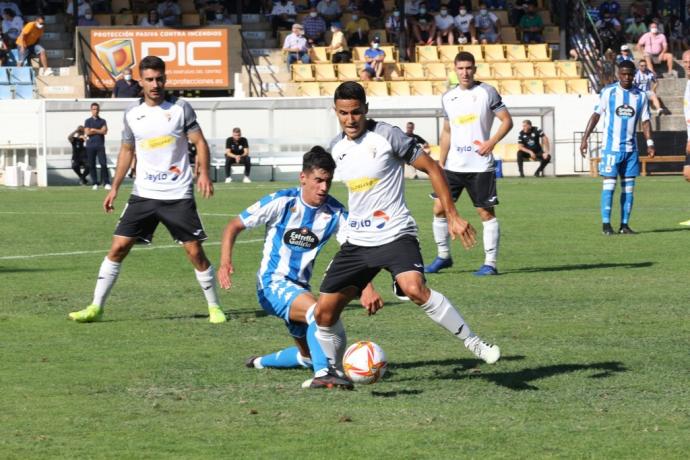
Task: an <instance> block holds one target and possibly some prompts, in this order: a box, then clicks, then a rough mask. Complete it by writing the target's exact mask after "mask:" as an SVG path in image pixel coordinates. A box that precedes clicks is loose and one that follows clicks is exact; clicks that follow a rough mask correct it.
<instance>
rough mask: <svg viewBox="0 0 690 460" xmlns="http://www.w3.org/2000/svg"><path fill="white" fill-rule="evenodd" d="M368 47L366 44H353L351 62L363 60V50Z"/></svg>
mask: <svg viewBox="0 0 690 460" xmlns="http://www.w3.org/2000/svg"><path fill="white" fill-rule="evenodd" d="M368 49H369V47H368V46H355V47H354V48H352V62H364V52H365V51H366V50H368Z"/></svg>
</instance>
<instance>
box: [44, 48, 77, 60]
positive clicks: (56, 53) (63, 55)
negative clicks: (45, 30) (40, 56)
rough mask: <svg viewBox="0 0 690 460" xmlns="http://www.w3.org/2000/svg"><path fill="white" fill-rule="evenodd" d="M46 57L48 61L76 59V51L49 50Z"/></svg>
mask: <svg viewBox="0 0 690 460" xmlns="http://www.w3.org/2000/svg"><path fill="white" fill-rule="evenodd" d="M46 55H47V56H48V59H72V60H73V59H74V49H64V48H60V49H47V48H46Z"/></svg>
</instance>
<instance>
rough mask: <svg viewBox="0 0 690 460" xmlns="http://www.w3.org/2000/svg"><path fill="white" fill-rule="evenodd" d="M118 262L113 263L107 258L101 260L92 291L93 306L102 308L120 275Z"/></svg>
mask: <svg viewBox="0 0 690 460" xmlns="http://www.w3.org/2000/svg"><path fill="white" fill-rule="evenodd" d="M121 265H122V264H121V263H120V262H113V261H112V260H110V259H108V258H107V257H105V258H103V262H101V268H100V269H99V270H98V279H97V280H96V289H94V291H93V302H91V303H92V304H93V305H98V306H99V307H103V305H104V304H105V300H106V299H107V298H108V294H110V290H111V289H112V288H113V286H114V285H115V281H117V277H118V275H119V274H120V266H121Z"/></svg>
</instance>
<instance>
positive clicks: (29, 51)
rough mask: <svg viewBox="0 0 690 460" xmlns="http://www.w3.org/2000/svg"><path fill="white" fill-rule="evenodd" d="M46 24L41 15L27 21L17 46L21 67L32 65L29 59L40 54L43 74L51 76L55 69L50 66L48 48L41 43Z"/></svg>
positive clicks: (18, 38) (39, 58)
mask: <svg viewBox="0 0 690 460" xmlns="http://www.w3.org/2000/svg"><path fill="white" fill-rule="evenodd" d="M44 26H45V18H44V17H43V16H42V15H40V16H37V17H36V20H35V21H31V22H27V23H26V25H25V26H24V28H22V32H21V33H20V34H19V37H17V48H18V49H19V62H17V64H18V65H19V66H20V67H21V66H23V65H27V64H28V65H30V64H31V63H30V62H29V60H30V59H31V57H33V56H38V60H39V61H40V63H41V71H42V72H43V75H45V76H49V75H52V74H53V69H51V68H49V67H48V56H47V55H46V50H45V49H44V48H43V47H42V46H41V45H40V44H39V41H40V40H41V37H42V36H43V27H44Z"/></svg>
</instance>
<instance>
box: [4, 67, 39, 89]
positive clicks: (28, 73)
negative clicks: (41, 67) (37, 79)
mask: <svg viewBox="0 0 690 460" xmlns="http://www.w3.org/2000/svg"><path fill="white" fill-rule="evenodd" d="M9 74H10V84H11V85H31V86H33V84H34V69H32V68H31V67H12V68H10V71H9Z"/></svg>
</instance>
